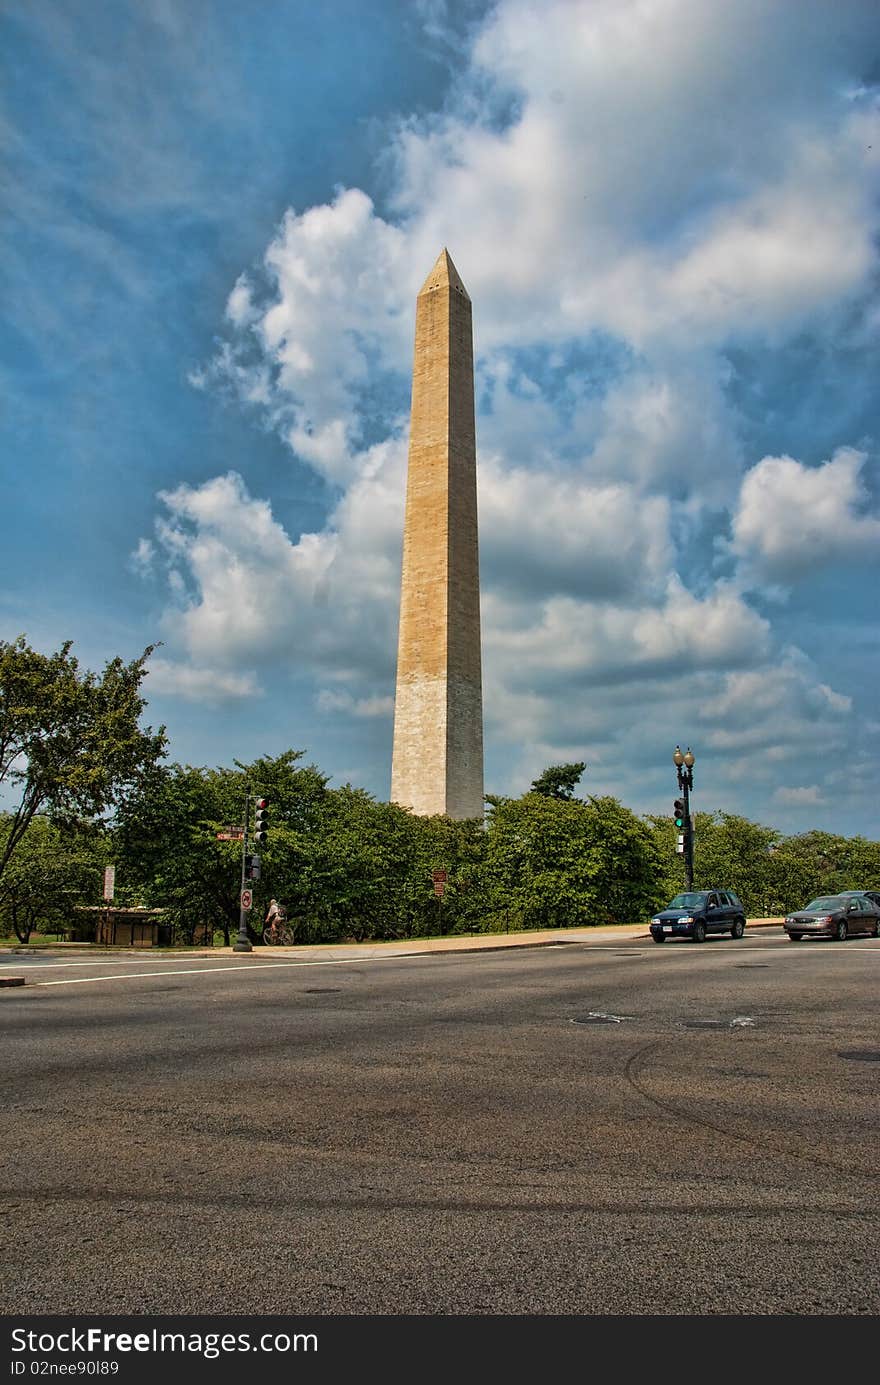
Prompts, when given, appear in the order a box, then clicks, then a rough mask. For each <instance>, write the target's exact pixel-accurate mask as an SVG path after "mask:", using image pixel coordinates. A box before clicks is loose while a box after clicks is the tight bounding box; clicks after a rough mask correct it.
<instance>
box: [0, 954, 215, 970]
mask: <svg viewBox="0 0 880 1385" xmlns="http://www.w3.org/2000/svg"><path fill="white" fill-rule="evenodd" d="M192 960H193V961H194V962H196V961H201V958H196V957H193V959H192ZM15 965H16V966H19V967H21V968H22V970H23V971H24V970H26V969H27V968H28V967H30V968H31V969H35V970H37V971H47V970H50V971H56V970H57V969H58V967H130V966H131V958H130V957H111V958H109V959H108V960H107V961H106V962H101V961H99V960H98V958H96V957H90V958H89V959H88V960H87V961H85V962H16V963H15ZM144 965H147V959H146V958H144Z"/></svg>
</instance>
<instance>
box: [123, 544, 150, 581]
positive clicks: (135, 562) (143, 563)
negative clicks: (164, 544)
mask: <svg viewBox="0 0 880 1385" xmlns="http://www.w3.org/2000/svg"><path fill="white" fill-rule="evenodd" d="M155 556H156V550H155V548H154V546H153V544H151V543H150V540H149V539H141V540H140V541H139V542H138V546H137V548H136V549H135V550H134V552H133V553H132V555H131V557H130V559H129V565H130V567H131V569H132V571H133V572H136V573H137V574H138V576H140V577H146V576H147V575H148V574H149V573H150V572H151V571H152V569H153V561H154V559H155Z"/></svg>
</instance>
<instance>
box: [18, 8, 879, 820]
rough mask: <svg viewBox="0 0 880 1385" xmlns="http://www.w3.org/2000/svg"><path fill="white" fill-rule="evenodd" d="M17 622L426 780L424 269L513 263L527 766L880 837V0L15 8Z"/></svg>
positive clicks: (483, 439) (206, 750)
mask: <svg viewBox="0 0 880 1385" xmlns="http://www.w3.org/2000/svg"><path fill="white" fill-rule="evenodd" d="M0 27H2V30H3V33H2V52H3V54H4V57H3V68H4V77H3V83H2V110H0V120H2V123H3V133H4V139H3V147H4V148H5V150H6V158H5V161H6V170H5V177H4V196H3V207H4V211H3V214H2V224H0V231H2V235H3V258H2V273H3V277H4V279H5V283H4V292H3V302H4V313H3V323H2V331H0V372H2V387H3V396H4V400H5V408H4V410H3V412H2V416H0V430H2V459H3V460H2V478H3V490H4V499H5V503H4V511H5V514H6V516H7V532H6V534H5V543H4V546H3V564H4V569H5V571H4V581H3V584H2V598H0V635H2V637H4V638H13V637H14V636H15V635H17V634H19V633H24V634H25V635H26V636H27V638H28V639H29V640H30V642H31V643H32V644H34V645H35V646H36V647H38V648H41V649H44V650H47V651H48V650H49V649H51V648H54V647H57V645H58V644H59V643H60V642H61V641H62V640H64V639H73V641H74V645H75V650H76V652H77V654H78V655H79V657H80V659H81V660H82V662H83V663H84V664H85V665H87V666H90V667H99V666H100V665H101V664H102V663H103V662H104V661H105V660H106V659H107V658H109V657H111V656H113V655H115V654H117V653H119V654H122V655H123V656H125V657H126V658H130V657H133V656H135V655H137V654H139V653H140V651H141V650H142V649H143V647H144V646H145V645H146V644H150V643H154V642H156V641H161V642H162V644H161V648H159V649H158V650H157V651H156V653H155V654H154V655H153V657H152V659H151V662H150V668H151V672H150V675H149V678H148V679H147V681H146V691H147V694H148V697H149V720H150V721H151V722H152V723H153V724H157V723H160V722H163V723H165V724H166V725H167V728H168V732H169V735H170V738H171V754H172V756H173V758H175V759H179V760H181V761H184V762H186V763H192V764H203V765H217V764H229V763H231V761H232V760H233V759H239V760H246V759H249V758H251V757H252V756H255V755H257V754H260V753H270V754H271V753H279V752H280V751H282V750H284V749H286V748H288V747H290V746H292V747H295V748H297V749H302V750H303V751H305V754H306V758H307V759H308V760H309V761H313V762H315V763H317V764H318V765H319V766H320V767H321V768H322V769H323V770H324V771H325V772H326V773H327V774H329V775H331V776H332V782H333V783H342V782H346V781H351V782H352V783H356V784H362V785H364V786H365V787H367V788H368V789H370V790H371V792H373V793H375V794H376V795H377V796H378V797H380V798H383V797H386V796H387V794H388V789H389V780H390V756H391V725H392V706H393V691H394V663H395V656H396V627H397V600H398V583H399V572H400V545H401V526H402V516H403V493H404V484H405V463H406V436H407V410H408V402H409V370H410V367H411V351H412V331H413V320H414V304H415V294H416V292H417V290H418V288H419V285H420V284H421V282H422V280H423V279H424V277H425V275H426V273H427V271H428V270H429V269H430V267H431V265H432V264H433V262H434V260H435V259H436V256H437V254H438V253H439V250H440V249H441V248H442V246H444V245H446V246H448V248H449V250H450V253H451V254H452V256H453V259H454V260H455V263H456V266H457V268H458V270H459V272H460V274H461V276H462V278H463V279H464V282H465V284H466V285H467V287H468V290H469V292H470V295H471V298H472V301H473V305H474V330H475V347H476V355H477V398H478V424H477V426H478V466H479V486H480V543H481V579H482V596H483V600H482V606H483V646H484V679H485V688H484V701H485V720H486V785H487V789H489V790H491V791H494V792H515V793H516V792H521V791H522V790H523V789H525V788H526V787H527V786H528V784H529V782H530V780H531V779H532V778H533V777H534V776H535V775H536V774H538V773H539V772H540V770H541V769H542V768H543V767H544V766H545V765H547V764H550V763H558V762H559V761H562V760H572V759H578V760H585V761H586V762H587V766H588V768H587V772H586V775H585V777H584V781H583V789H584V790H585V791H589V792H596V793H614V794H616V795H617V796H618V797H620V798H621V799H622V800H623V801H624V802H625V803H627V804H629V805H630V806H631V807H633V808H634V809H636V810H637V811H662V812H666V811H669V810H670V808H671V802H672V798H673V797H674V796H675V780H674V771H673V768H672V763H671V756H672V751H673V749H674V747H675V744H676V742H678V741H681V743H682V744H683V745H684V744H687V743H690V744H691V745H692V747H693V749H694V751H695V753H696V756H697V765H696V770H695V795H694V801H695V806H696V807H698V808H703V809H715V808H723V809H727V810H730V811H736V812H743V813H746V814H747V815H749V816H751V817H753V818H756V819H758V820H760V821H763V822H766V823H769V824H772V825H774V826H778V827H780V828H782V829H783V830H785V831H790V832H795V831H799V830H804V829H806V828H808V827H814V826H815V827H824V828H827V829H829V830H832V831H840V832H846V833H862V834H864V835H866V836H870V837H875V838H876V837H878V836H880V807H878V794H877V784H878V782H880V709H878V700H877V692H876V689H877V687H878V684H880V654H878V646H877V624H876V614H875V608H876V604H877V598H876V591H877V563H878V555H880V495H878V491H880V457H878V440H880V402H878V390H877V367H876V361H877V346H878V341H877V338H878V333H880V301H878V288H877V285H878V230H880V207H878V186H880V179H878V171H880V14H878V12H877V8H876V5H875V4H874V3H872V2H869V0H866V2H865V3H861V2H860V0H842V3H837V4H835V5H833V6H831V5H828V4H827V3H825V0H802V2H801V3H799V4H798V5H779V4H775V3H771V2H770V0H740V3H738V4H737V5H735V6H732V5H730V4H728V3H724V0H652V3H648V0H582V2H579V0H544V2H543V3H541V4H538V3H537V2H536V0H500V3H498V4H497V5H494V6H490V5H484V4H478V3H461V4H444V3H442V2H441V0H423V3H399V4H395V3H389V0H383V3H379V0H373V3H369V2H368V3H354V0H351V3H343V2H342V0H334V4H333V5H329V6H314V5H306V4H300V3H294V0H290V2H289V3H281V0H275V2H274V3H270V2H268V0H267V3H265V4H258V5H247V6H242V5H240V4H237V3H233V2H232V0H229V2H228V3H227V0H211V3H208V0H205V2H204V3H200V0H187V3H185V4H184V3H183V2H182V0H137V3H135V2H134V0H102V2H101V3H98V0H95V3H91V4H85V5H80V6H75V7H72V6H70V5H69V4H67V3H65V2H64V0H27V3H25V0H12V3H10V4H7V5H6V6H5V7H4V9H3V15H2V18H0Z"/></svg>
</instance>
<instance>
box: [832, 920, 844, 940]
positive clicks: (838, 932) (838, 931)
mask: <svg viewBox="0 0 880 1385" xmlns="http://www.w3.org/2000/svg"><path fill="white" fill-rule="evenodd" d="M834 936H835V938H836V939H837V941H838V942H839V943H845V942H846V919H840V920H839V921H838V924H837V927H836V928H835V930H834Z"/></svg>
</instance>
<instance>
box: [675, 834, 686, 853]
mask: <svg viewBox="0 0 880 1385" xmlns="http://www.w3.org/2000/svg"><path fill="white" fill-rule="evenodd" d="M675 851H676V855H678V856H683V855H684V833H683V832H679V834H678V841H677V842H676V844H675Z"/></svg>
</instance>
